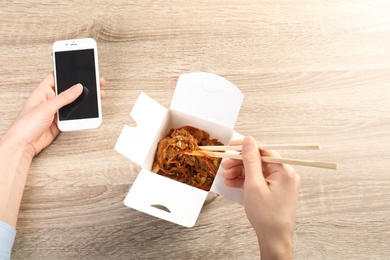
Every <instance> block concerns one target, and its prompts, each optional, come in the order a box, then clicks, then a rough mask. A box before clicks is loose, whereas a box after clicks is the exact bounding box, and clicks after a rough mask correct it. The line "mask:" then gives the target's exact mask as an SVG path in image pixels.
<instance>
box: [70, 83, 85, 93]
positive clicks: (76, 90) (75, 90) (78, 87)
mask: <svg viewBox="0 0 390 260" xmlns="http://www.w3.org/2000/svg"><path fill="white" fill-rule="evenodd" d="M72 91H73V93H75V94H79V93H81V92H82V91H83V85H81V84H80V83H78V84H76V85H74V86H73V88H72Z"/></svg>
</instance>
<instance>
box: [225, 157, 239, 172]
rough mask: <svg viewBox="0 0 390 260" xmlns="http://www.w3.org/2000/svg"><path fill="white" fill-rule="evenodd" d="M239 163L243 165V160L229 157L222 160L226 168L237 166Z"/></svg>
mask: <svg viewBox="0 0 390 260" xmlns="http://www.w3.org/2000/svg"><path fill="white" fill-rule="evenodd" d="M239 165H243V164H242V160H235V159H228V160H225V161H223V162H222V168H224V169H225V170H227V169H230V168H233V167H237V166H239Z"/></svg>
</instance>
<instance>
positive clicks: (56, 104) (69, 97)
mask: <svg viewBox="0 0 390 260" xmlns="http://www.w3.org/2000/svg"><path fill="white" fill-rule="evenodd" d="M82 92H83V86H82V85H81V84H80V83H78V84H76V85H74V86H72V87H70V88H68V89H67V90H65V91H63V92H61V93H60V94H59V95H58V96H56V97H55V98H53V99H52V100H50V104H51V105H50V107H51V108H52V109H53V111H55V112H56V111H57V110H58V109H60V108H62V107H63V106H66V105H68V104H70V103H72V102H73V101H75V100H76V99H77V98H78V97H79V96H80V95H81V93H82Z"/></svg>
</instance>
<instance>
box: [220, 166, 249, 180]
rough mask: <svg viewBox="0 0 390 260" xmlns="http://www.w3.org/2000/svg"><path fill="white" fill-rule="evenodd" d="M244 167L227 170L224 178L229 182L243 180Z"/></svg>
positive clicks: (223, 175) (223, 174)
mask: <svg viewBox="0 0 390 260" xmlns="http://www.w3.org/2000/svg"><path fill="white" fill-rule="evenodd" d="M243 170H244V167H243V166H241V167H239V166H238V167H234V168H231V169H229V170H226V171H224V172H223V173H222V177H223V178H225V179H228V180H232V179H237V178H243V177H244V173H243Z"/></svg>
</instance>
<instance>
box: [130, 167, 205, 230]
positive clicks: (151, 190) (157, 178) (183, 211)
mask: <svg viewBox="0 0 390 260" xmlns="http://www.w3.org/2000/svg"><path fill="white" fill-rule="evenodd" d="M207 194H208V192H206V191H204V190H201V189H197V188H194V187H191V186H189V185H187V184H183V183H181V182H178V181H172V180H171V179H169V178H166V177H164V176H161V175H158V174H155V173H152V172H150V171H147V170H141V172H140V173H139V174H138V177H137V179H136V180H135V181H134V184H133V186H132V187H131V189H130V191H129V193H128V194H127V196H126V198H125V201H124V204H125V205H126V206H128V207H131V208H134V209H136V210H139V211H142V212H145V213H147V214H150V215H152V216H155V217H158V218H161V219H165V220H167V221H170V222H173V223H176V224H179V225H182V226H185V227H193V226H194V225H195V223H196V220H197V218H198V215H199V213H200V211H201V209H202V206H203V203H204V201H205V199H206V196H207ZM162 195H163V196H162Z"/></svg>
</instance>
